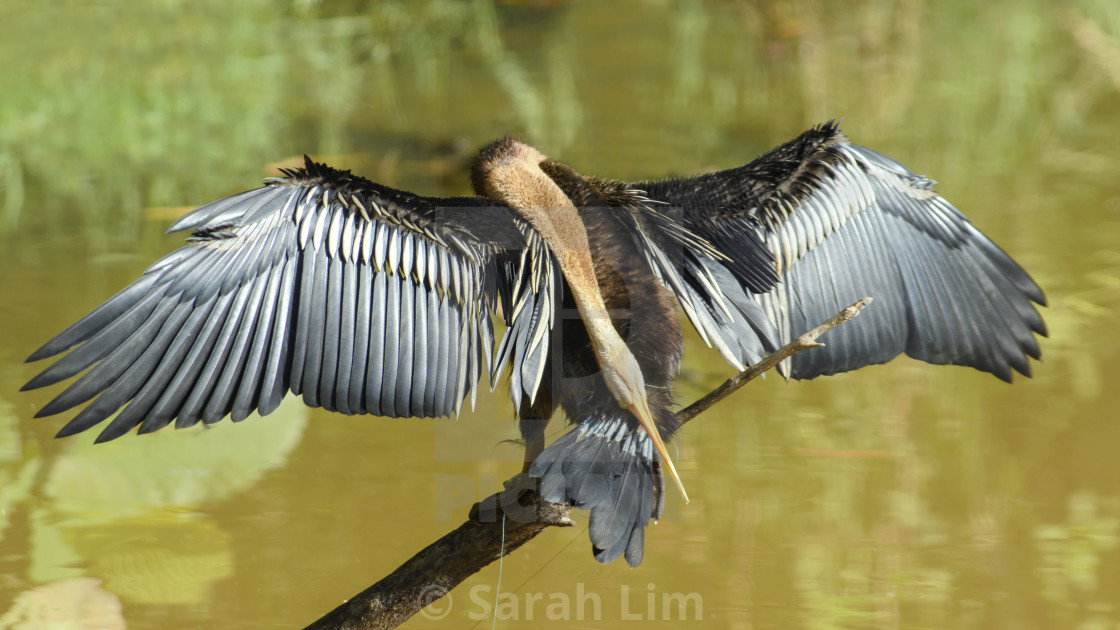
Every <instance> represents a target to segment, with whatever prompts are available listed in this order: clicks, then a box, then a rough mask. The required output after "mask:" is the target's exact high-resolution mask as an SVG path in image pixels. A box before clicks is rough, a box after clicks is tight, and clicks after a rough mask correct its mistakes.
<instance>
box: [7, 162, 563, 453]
mask: <svg viewBox="0 0 1120 630" xmlns="http://www.w3.org/2000/svg"><path fill="white" fill-rule="evenodd" d="M286 175H287V177H285V178H278V179H275V180H272V181H270V183H269V185H268V186H266V187H264V188H259V189H256V190H252V191H249V192H246V193H242V194H239V195H235V196H233V197H229V198H227V199H224V200H221V201H217V202H214V203H212V204H209V205H206V206H203V207H201V208H199V209H197V210H195V211H193V212H191V213H190V214H188V215H186V216H184V217H183V218H182V219H180V220H179V221H178V222H176V223H175V224H174V225H173V226H172V227H171V229H170V230H169V231H172V232H173V231H179V230H186V229H190V230H192V233H191V234H192V235H191V237H190V238H189V239H188V244H187V245H185V246H184V247H182V248H180V249H178V250H176V251H174V252H172V253H171V254H169V255H167V256H166V257H164V258H163V259H162V260H160V261H158V262H156V263H155V264H153V265H152V266H151V267H149V268H148V270H147V271H146V272H145V273H144V275H143V276H142V277H141V278H140V279H139V280H137V281H136V282H134V283H133V284H131V285H129V286H128V287H127V288H125V289H124V290H122V291H121V292H120V293H118V294H117V295H115V296H114V297H112V298H110V299H109V300H108V301H107V302H106V303H105V304H103V305H101V306H100V307H98V308H97V309H95V310H94V311H93V312H91V313H90V314H88V315H86V316H85V317H84V318H82V319H81V320H80V321H78V322H77V323H75V324H73V325H72V326H70V327H69V328H67V329H66V330H65V331H63V332H62V333H60V334H59V335H58V336H57V337H55V338H54V339H52V340H51V341H49V342H47V343H46V344H45V345H44V346H43V347H42V348H40V349H39V350H38V351H36V352H35V353H34V354H33V355H32V356H31V357H30V359H29V360H39V359H43V358H46V357H50V356H53V355H56V354H58V353H60V352H63V351H65V350H68V349H71V348H73V350H71V352H70V353H69V354H67V355H65V356H64V357H62V358H61V359H59V360H58V361H57V362H56V363H54V364H53V365H51V366H50V367H48V368H47V369H46V370H44V371H43V372H42V373H41V374H39V375H38V376H36V377H35V378H34V379H32V380H31V382H29V383H28V384H27V385H26V386H25V387H24V389H32V388H36V387H43V386H46V385H50V384H53V383H57V382H60V381H62V380H65V379H68V378H71V377H73V376H76V375H78V374H79V373H81V372H83V371H85V370H87V369H88V371H86V373H85V374H83V375H82V376H81V377H80V378H78V379H77V380H76V381H75V382H74V383H73V384H71V385H70V387H69V388H68V389H66V390H65V391H64V392H62V393H61V394H60V395H58V396H57V397H56V398H55V399H54V400H52V401H51V402H50V403H48V404H47V405H46V406H45V407H44V408H43V409H41V410H40V411H39V413H38V415H40V416H44V415H51V414H56V413H59V412H62V411H65V410H67V409H70V408H72V407H75V406H77V405H79V404H81V403H83V402H85V401H87V400H89V399H90V398H93V397H94V396H97V399H96V400H95V401H94V402H92V403H91V404H90V405H88V406H87V407H86V408H85V409H83V410H82V411H81V412H80V413H79V414H78V415H77V416H76V417H75V418H74V419H73V420H71V421H70V423H69V424H67V425H66V426H65V427H64V428H63V429H62V431H61V432H60V435H70V434H73V433H77V432H80V431H84V430H86V429H89V428H91V427H93V426H95V425H97V424H99V423H101V422H102V421H103V420H105V419H107V418H109V417H110V416H112V415H113V414H114V413H116V412H117V411H118V410H120V413H117V415H116V417H115V418H113V420H112V421H111V422H110V423H109V424H108V426H107V427H106V428H105V429H104V430H103V431H102V432H101V434H100V436H99V437H98V441H105V440H110V439H113V438H116V437H118V436H120V435H123V434H124V433H127V432H128V431H129V430H131V429H132V428H133V427H137V426H139V427H140V432H141V433H146V432H150V431H155V430H157V429H160V428H162V427H164V426H166V425H167V424H169V423H170V422H171V421H172V420H175V421H176V426H179V427H184V426H190V425H193V424H195V423H197V422H198V421H199V420H203V421H205V422H207V423H210V422H216V421H217V420H219V419H221V418H222V417H224V416H225V415H227V414H231V413H232V415H233V419H234V420H235V421H237V420H241V419H243V418H245V417H246V416H247V415H249V413H250V412H252V411H254V410H258V411H260V413H262V414H266V413H269V412H271V411H272V410H273V409H275V408H276V406H277V405H278V404H279V403H280V400H281V398H282V397H283V396H284V395H285V393H286V392H287V391H289V390H290V391H292V392H294V393H297V394H300V393H302V394H303V397H304V400H305V402H306V403H307V404H309V405H311V406H323V407H325V408H328V409H332V410H336V411H340V412H342V413H348V414H355V413H369V414H375V415H383V416H397V417H403V416H424V417H429V416H442V415H449V414H452V413H457V412H458V411H459V409H460V407H461V405H462V402H463V400H464V398H465V397H466V396H467V395H468V394H472V395H473V392H474V389H475V385H476V384H477V382H478V380H479V376H480V374H481V372H482V371H483V369H484V365H485V364H486V363H489V361H490V359H491V356H492V353H493V335H494V333H493V328H492V326H491V323H490V310H491V308H493V307H495V305H496V304H497V303H498V302H499V301H501V302H502V303H503V306H504V307H505V310H504V312H505V315H506V319H507V322H508V323H509V324H510V330H511V332H516V334H515V335H513V337H512V339H509V335H508V334H507V341H505V342H503V346H504V347H508V348H509V349H510V351H509V352H507V353H506V355H503V361H510V360H513V361H515V366H514V367H515V371H517V373H518V374H519V375H520V374H524V375H526V377H523V380H527V381H528V383H527V384H522V382H521V381H520V380H519V382H518V387H519V388H521V387H526V388H528V387H532V388H533V390H534V391H535V386H536V382H539V374H540V373H541V372H542V371H543V366H544V356H545V355H546V354H547V352H544V351H543V350H540V349H539V345H540V343H541V340H542V339H543V340H544V343H547V341H548V338H549V336H548V335H547V334H546V332H547V330H548V329H549V328H550V327H551V323H552V320H551V319H550V317H551V316H550V313H551V312H552V308H551V303H552V302H551V296H552V286H553V285H552V281H553V278H554V274H553V273H552V271H551V270H552V265H551V258H550V256H549V254H548V253H547V251H543V253H542V252H541V251H540V249H541V248H543V245H541V244H540V243H539V241H540V239H539V238H537V237H536V235H535V233H534V232H532V230H531V228H529V227H528V226H527V225H526V224H525V223H524V222H521V221H520V220H519V219H518V218H517V217H516V215H515V214H514V213H513V212H512V211H511V210H510V209H509V208H507V207H504V206H496V204H494V203H493V202H491V201H489V200H483V199H477V198H469V199H448V200H437V199H429V198H425V197H419V196H416V195H412V194H409V193H405V192H401V191H397V190H393V189H390V188H387V187H384V186H380V185H377V184H373V183H372V182H368V181H366V180H363V179H361V178H357V177H354V176H351V175H350V174H349V173H348V172H345V171H338V170H335V169H332V168H330V167H327V166H324V165H321V164H316V163H314V162H311V161H310V160H307V163H306V166H305V168H303V169H298V170H295V171H289V172H287V173H286ZM529 261H531V264H530V262H529ZM534 342H536V345H534ZM75 346H76V347H75ZM534 376H536V378H537V381H536V382H534V381H533V378H534ZM519 399H520V396H517V398H515V400H519ZM122 407H124V408H123V410H121V408H122Z"/></svg>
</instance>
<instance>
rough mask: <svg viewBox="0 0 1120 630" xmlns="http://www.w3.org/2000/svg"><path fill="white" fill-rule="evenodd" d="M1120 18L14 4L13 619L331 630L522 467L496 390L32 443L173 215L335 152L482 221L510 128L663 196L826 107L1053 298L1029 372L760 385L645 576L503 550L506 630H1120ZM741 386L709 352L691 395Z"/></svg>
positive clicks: (4, 452)
mask: <svg viewBox="0 0 1120 630" xmlns="http://www.w3.org/2000/svg"><path fill="white" fill-rule="evenodd" d="M847 4H848V3H844V5H847ZM40 7H41V8H40ZM1111 9H1112V7H1111V4H1110V3H1108V2H1105V0H1082V1H1079V2H1072V3H1066V4H1065V5H1064V6H1062V7H1057V6H1053V5H1052V4H1051V3H1049V2H1042V1H1040V0H1039V1H1028V2H1014V3H1012V2H1010V1H1000V0H997V1H996V2H990V3H987V4H983V5H977V4H974V3H965V2H960V3H924V2H921V1H920V0H904V1H903V2H899V3H863V4H860V5H858V6H843V5H841V4H838V3H816V2H810V1H792V2H787V1H782V2H778V1H773V2H771V1H766V2H711V3H700V2H688V1H680V2H666V1H664V0H648V1H645V2H637V1H633V2H622V3H596V2H559V1H554V2H508V3H497V4H492V3H490V2H486V1H477V2H464V1H458V0H455V1H452V0H442V1H440V0H433V1H430V2H383V3H377V4H376V5H375V6H374V7H373V8H370V7H367V6H366V5H365V4H364V3H348V2H322V3H304V2H290V3H287V4H284V5H280V7H279V8H278V7H277V5H276V4H275V3H272V2H264V1H256V2H240V3H221V2H192V3H178V2H164V3H150V4H135V3H130V4H123V3H121V4H118V3H112V2H110V3H96V4H90V3H85V2H60V3H53V4H52V5H51V6H50V7H49V8H47V7H46V5H23V4H19V5H18V6H12V7H7V10H6V11H5V16H6V17H5V20H4V21H3V23H2V24H0V59H3V60H4V61H3V62H2V63H3V67H4V72H3V73H0V93H3V94H4V97H3V98H0V270H2V273H0V330H2V331H3V333H2V335H0V627H44V626H45V624H46V623H47V622H48V621H55V622H59V623H63V624H65V623H69V625H60V626H55V627H83V626H82V625H79V624H82V623H84V624H85V626H86V627H123V625H124V624H125V623H127V625H128V627H130V628H163V629H167V630H176V629H180V628H182V629H185V628H213V627H221V628H246V629H248V628H293V627H297V628H298V627H303V626H304V625H306V624H307V623H309V622H310V621H312V620H313V619H315V618H316V617H318V616H319V615H320V614H322V613H324V612H326V611H327V610H329V609H330V608H333V607H334V606H335V605H337V604H338V603H340V602H341V601H343V600H344V599H345V598H346V597H348V596H350V595H352V594H354V593H356V592H358V591H360V590H361V589H362V588H364V587H365V586H367V585H368V584H371V583H373V582H374V581H376V580H377V579H379V578H380V577H382V576H383V575H384V574H386V573H388V572H389V571H391V570H392V569H393V568H395V567H396V566H397V565H399V564H400V563H401V562H402V561H404V560H405V559H407V558H408V557H409V556H410V555H412V554H413V553H415V552H416V551H418V550H419V549H421V548H422V547H424V546H426V545H427V544H428V543H430V542H432V541H433V540H435V539H436V538H438V537H439V536H441V535H443V534H444V533H446V532H447V531H449V530H450V529H452V528H454V527H456V526H457V525H458V523H460V522H461V521H462V520H463V518H464V517H465V515H466V510H467V508H468V507H469V505H470V504H471V503H472V502H473V501H475V500H477V499H478V498H481V497H482V496H486V495H488V494H490V493H491V492H493V491H495V490H496V489H497V488H499V487H500V483H501V480H503V479H505V478H507V477H509V476H511V475H512V474H513V473H515V472H516V471H517V470H518V467H519V463H518V462H519V460H520V456H521V455H520V450H519V448H518V447H516V446H515V445H511V444H507V443H504V442H503V441H504V440H510V439H513V438H515V437H516V424H515V423H514V422H512V421H511V420H510V418H511V417H512V411H511V407H510V404H509V402H508V400H505V399H504V398H503V397H502V396H501V395H494V396H489V395H482V396H480V399H479V405H478V407H477V408H476V409H475V410H474V411H473V412H469V413H464V415H463V417H462V418H460V419H457V420H441V421H427V420H386V419H380V418H360V417H343V416H338V415H335V414H330V413H327V412H324V411H322V410H318V409H306V408H304V407H303V406H302V405H300V404H299V402H298V401H295V400H293V401H290V404H286V405H285V406H284V407H283V408H282V409H281V410H280V411H279V412H278V413H276V414H274V415H272V416H270V417H268V418H263V419H261V418H252V419H250V420H248V421H246V422H243V423H240V424H237V425H234V424H232V423H230V422H229V421H228V420H227V421H224V422H222V423H220V424H218V425H216V426H215V427H213V428H211V429H210V430H190V431H178V432H176V431H163V432H160V433H157V434H154V435H148V436H135V435H130V436H126V437H124V438H122V439H119V440H117V441H114V442H112V443H109V444H103V445H97V446H94V445H93V444H92V440H93V435H86V434H82V435H79V436H77V437H73V438H68V439H65V440H54V439H53V437H52V436H53V435H54V433H55V432H56V431H57V430H58V429H59V428H60V427H61V426H62V424H63V423H64V421H65V420H64V419H63V418H57V417H56V418H49V419H41V420H33V419H32V416H33V415H34V413H35V411H36V409H38V408H39V407H41V406H42V405H43V404H45V402H46V401H47V400H48V399H49V396H50V394H51V392H32V393H19V392H18V389H19V387H20V386H21V385H22V384H23V383H24V382H26V381H27V380H28V379H29V378H30V377H32V376H33V375H34V374H35V373H36V372H37V368H39V367H41V366H29V365H25V364H23V363H22V361H23V358H24V357H26V356H27V355H28V354H30V353H31V352H32V351H33V350H34V349H35V348H37V347H38V346H39V345H40V344H41V343H42V342H44V341H45V340H46V339H48V338H50V337H51V336H52V335H54V334H55V333H56V332H58V331H59V330H61V329H62V328H63V327H65V326H66V325H68V324H69V323H71V322H73V321H74V320H75V319H76V318H78V317H80V316H81V315H82V314H84V313H85V312H87V311H88V310H90V309H91V308H92V307H94V306H96V305H97V304H99V303H100V302H101V301H102V300H103V299H105V298H106V297H108V296H109V295H111V294H112V293H113V292H115V291H116V290H117V289H119V288H120V287H122V286H123V285H125V284H126V283H128V282H129V281H131V280H132V279H133V278H135V277H136V276H137V275H138V274H139V273H140V272H142V270H143V269H144V268H145V267H146V266H147V265H148V264H149V263H150V262H151V261H153V260H154V259H155V258H156V257H157V256H159V255H161V254H162V253H164V252H167V251H170V250H171V249H173V248H174V247H176V246H177V244H178V243H180V242H181V239H180V237H179V236H167V237H165V236H161V233H162V230H163V229H164V228H165V226H166V225H167V224H168V222H169V221H170V219H171V218H172V217H174V216H177V215H178V214H179V213H181V212H183V211H185V210H186V209H188V208H189V207H193V206H195V205H198V204H201V203H204V202H207V201H210V200H212V199H215V198H218V197H220V196H222V195H226V194H230V193H233V192H237V191H239V190H243V189H246V188H249V187H253V186H255V185H257V184H258V183H259V181H260V180H261V178H262V177H264V176H266V175H268V174H269V173H270V172H272V171H271V170H270V169H271V167H273V166H275V165H276V164H278V163H283V162H285V161H290V160H292V159H294V158H298V156H300V155H301V154H303V153H310V154H312V155H314V156H316V157H318V158H320V159H326V160H329V161H330V162H331V163H333V164H335V165H338V166H341V167H345V168H353V169H355V170H356V171H358V172H360V173H362V174H364V175H366V176H367V177H369V178H371V179H374V180H376V181H379V182H383V183H386V184H388V185H392V186H397V187H401V188H406V189H409V190H414V191H416V192H420V193H424V194H431V195H454V194H466V193H467V192H468V190H469V185H468V181H467V177H466V170H465V169H466V166H467V165H468V164H469V160H470V157H471V154H472V151H474V150H475V149H477V148H478V147H479V146H481V145H483V144H485V143H486V142H488V141H489V140H491V139H493V138H495V137H498V136H500V135H502V134H506V133H513V134H516V135H518V136H519V137H521V138H522V139H524V140H526V141H527V142H530V143H532V144H534V145H535V146H538V147H540V148H541V149H542V150H543V151H544V152H545V153H547V154H549V155H550V156H553V157H555V158H557V159H560V160H563V161H565V162H567V163H569V164H572V165H574V166H575V167H576V168H578V169H580V170H581V171H583V172H587V173H596V174H601V175H605V176H610V177H617V178H624V179H625V178H632V179H637V178H649V177H654V176H663V175H668V174H675V173H677V174H679V173H693V172H698V171H703V170H707V169H712V168H719V167H730V166H734V165H738V164H740V163H742V162H744V161H746V160H748V159H750V158H751V157H753V156H754V155H756V154H758V153H759V152H761V151H763V150H765V149H767V148H769V147H771V146H773V145H774V144H776V143H778V142H781V141H783V140H786V139H788V138H790V137H792V136H794V135H796V134H797V133H799V132H800V131H802V130H803V129H805V128H807V127H808V126H810V125H813V124H816V123H819V122H823V121H825V120H828V119H831V118H843V119H844V123H843V126H844V129H845V130H846V131H847V132H848V134H849V135H850V136H851V137H852V138H853V139H854V140H855V141H856V142H859V143H861V144H865V145H868V146H871V147H874V148H875V149H877V150H879V151H881V152H884V153H886V154H888V155H891V156H893V157H895V158H896V159H899V160H900V161H902V162H903V163H905V164H906V165H908V166H909V167H911V168H912V169H914V170H915V171H917V172H919V173H922V174H925V175H928V176H930V177H932V178H934V179H937V180H938V181H939V182H940V185H939V190H940V191H941V192H942V194H944V195H945V196H946V197H947V198H949V199H950V200H951V201H953V202H954V203H955V204H956V205H957V206H958V207H959V208H961V209H962V210H963V211H964V212H965V213H966V214H968V215H969V216H970V217H971V218H972V220H973V221H974V222H975V223H976V224H977V225H978V226H979V227H980V228H981V229H982V230H984V231H985V232H986V233H988V234H990V235H991V236H992V237H993V238H994V239H995V240H996V241H997V242H998V243H1000V244H1001V245H1002V246H1003V247H1004V248H1005V249H1006V250H1007V251H1009V252H1010V253H1012V255H1014V256H1015V257H1016V259H1017V260H1019V261H1020V262H1021V263H1022V264H1023V265H1024V266H1025V267H1026V268H1027V269H1028V270H1030V271H1031V273H1032V274H1033V275H1034V277H1035V278H1036V279H1037V280H1038V281H1039V282H1040V284H1041V285H1042V286H1043V287H1044V289H1045V290H1046V292H1047V295H1048V298H1049V300H1050V303H1051V306H1050V308H1048V309H1046V311H1045V316H1046V319H1047V322H1048V324H1049V326H1050V330H1051V337H1050V339H1048V340H1044V341H1043V345H1042V347H1043V353H1044V360H1043V361H1042V362H1041V363H1039V364H1034V365H1033V368H1034V372H1035V376H1034V378H1033V379H1023V378H1017V379H1016V382H1015V384H1014V385H1011V386H1009V385H1006V384H1004V383H1002V382H999V381H998V380H996V379H994V378H992V377H990V376H987V375H983V374H980V373H978V372H974V371H971V370H966V369H960V368H957V369H950V368H938V367H932V366H926V365H924V364H919V363H916V362H913V361H910V360H906V359H900V360H896V361H895V362H893V363H891V364H889V365H887V366H878V367H874V368H869V369H865V370H862V371H860V372H858V373H855V374H848V375H842V376H836V377H829V378H823V379H819V380H817V381H814V382H807V383H784V382H782V381H781V380H780V379H777V378H770V379H768V380H767V381H766V382H763V383H757V384H752V385H750V386H749V387H748V388H747V389H746V390H744V391H741V392H739V393H738V394H737V395H735V396H734V397H733V398H731V399H729V400H727V401H725V402H724V403H723V404H722V405H720V406H719V407H716V408H714V409H712V410H711V411H710V412H709V413H707V414H705V416H703V417H702V418H700V419H698V420H697V421H695V422H693V423H691V424H690V425H689V426H688V428H687V429H686V430H685V431H684V433H683V435H682V436H681V437H680V439H679V440H677V441H676V442H675V445H676V446H675V448H676V449H677V452H678V460H677V461H678V465H679V466H680V468H681V471H682V476H683V478H684V482H685V483H686V484H687V487H688V488H689V492H690V495H691V496H692V499H693V500H692V503H691V504H689V505H683V504H682V503H681V502H680V501H679V499H678V498H677V497H676V495H675V494H673V495H671V498H670V505H669V509H668V511H667V514H666V517H665V518H664V519H663V520H662V521H661V522H660V523H659V524H658V525H656V526H653V527H651V528H650V529H649V530H648V531H647V535H646V555H645V562H644V563H643V564H642V566H641V567H640V568H638V569H635V570H631V569H629V568H627V567H626V566H625V564H624V563H622V562H616V563H614V564H611V565H606V566H602V565H598V564H596V563H595V562H594V560H593V559H592V557H591V554H590V551H589V549H588V546H589V545H588V542H587V532H586V515H585V514H577V520H578V526H577V527H576V528H573V529H572V530H553V531H549V532H546V533H545V534H544V535H542V536H540V537H538V538H537V539H536V540H534V541H533V542H531V543H530V544H528V545H526V546H525V547H523V548H522V549H520V550H518V551H517V552H516V553H514V554H512V555H511V556H510V557H509V558H507V559H506V562H505V564H504V568H503V575H502V583H501V590H502V592H503V593H506V594H507V595H504V596H503V597H502V598H501V599H500V600H499V606H498V608H497V613H498V617H499V622H498V625H499V626H502V627H518V626H526V625H530V623H531V624H532V625H534V626H536V625H547V624H550V623H551V624H552V625H553V626H554V627H565V628H567V627H576V628H604V627H607V628H609V627H632V626H634V624H633V623H627V622H632V621H634V620H638V619H641V620H644V621H656V622H659V623H662V625H663V626H665V627H671V626H675V625H676V623H675V622H676V620H678V618H679V617H680V616H681V615H682V612H681V610H682V609H681V608H679V607H678V606H679V605H680V604H681V603H682V602H683V603H684V604H685V607H684V609H683V616H684V617H685V618H686V619H696V618H698V617H702V618H703V620H704V621H705V622H706V623H709V624H711V625H712V626H713V627H724V628H742V629H747V628H754V629H761V628H814V629H816V628H954V629H959V628H1014V629H1023V628H1039V629H1052V628H1077V629H1085V630H1096V629H1105V628H1118V627H1120V608H1118V605H1120V545H1118V537H1120V457H1117V455H1116V453H1117V450H1118V448H1120V417H1118V416H1120V413H1118V411H1120V404H1118V403H1117V402H1116V398H1114V397H1113V396H1112V394H1113V393H1114V392H1113V391H1112V390H1111V387H1112V386H1113V385H1111V384H1114V383H1117V382H1120V335H1118V334H1117V333H1116V327H1117V324H1118V322H1117V317H1116V314H1115V313H1116V312H1118V308H1120V247H1118V246H1117V243H1120V188H1118V186H1117V172H1120V150H1118V149H1117V147H1118V146H1120V92H1118V90H1120V72H1118V71H1117V68H1120V21H1118V20H1117V18H1116V12H1115V11H1114V10H1111ZM730 374H731V370H730V368H729V367H728V366H727V365H726V364H725V363H724V362H723V361H722V359H721V358H720V357H719V355H718V354H717V353H716V352H714V351H712V350H710V349H707V348H705V347H704V346H703V344H702V343H701V342H700V341H699V340H698V339H696V338H695V336H692V337H690V339H689V346H688V348H687V353H686V359H685V364H684V367H683V370H682V373H681V376H680V378H679V379H678V391H677V395H678V398H679V400H681V402H682V403H687V402H690V401H691V400H693V399H695V398H697V397H699V396H700V395H702V394H703V393H705V392H706V391H707V390H709V389H710V388H712V387H713V386H715V385H716V384H718V383H719V382H721V380H722V379H724V378H726V377H728V376H730ZM503 390H504V386H502V387H500V388H499V393H500V392H501V391H503ZM57 391H59V390H57V389H56V390H52V392H54V393H57ZM560 430H561V427H560V426H559V425H557V426H555V427H554V433H555V432H557V431H560ZM497 580H498V568H497V566H493V567H489V568H487V569H485V570H484V571H482V572H481V573H479V574H478V575H476V576H475V577H474V578H472V579H470V580H468V581H467V582H466V583H464V584H463V585H462V586H460V587H459V588H458V589H456V590H455V591H453V593H452V595H451V599H450V602H448V601H447V600H444V602H443V603H442V604H441V606H442V612H441V613H440V614H444V613H446V615H447V617H446V619H444V620H443V621H444V622H450V623H453V624H454V625H456V626H458V627H470V626H471V625H472V624H475V623H476V622H478V623H479V624H485V625H487V626H488V625H489V624H490V623H491V620H490V619H489V618H488V617H487V614H488V613H490V612H492V611H493V601H494V595H495V586H496V583H497ZM666 603H668V608H666V607H665V606H664V604H666ZM45 604H49V605H45ZM4 611H7V612H6V613H5V612H4ZM52 615H53V617H52ZM429 616H431V617H436V616H439V615H437V614H436V612H435V611H429ZM26 620H35V622H36V623H39V625H34V624H32V625H30V626H20V625H18V624H19V623H20V622H21V621H26ZM80 620H84V621H80ZM437 623H438V622H437V621H436V620H434V619H428V618H424V617H421V616H418V617H416V618H415V619H414V620H413V621H412V622H411V625H412V627H417V628H420V627H429V626H433V627H434V626H435V625H437ZM97 624H101V625H100V626H99V625H97Z"/></svg>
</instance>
